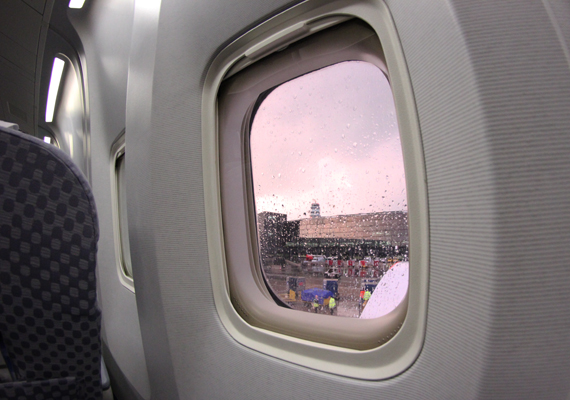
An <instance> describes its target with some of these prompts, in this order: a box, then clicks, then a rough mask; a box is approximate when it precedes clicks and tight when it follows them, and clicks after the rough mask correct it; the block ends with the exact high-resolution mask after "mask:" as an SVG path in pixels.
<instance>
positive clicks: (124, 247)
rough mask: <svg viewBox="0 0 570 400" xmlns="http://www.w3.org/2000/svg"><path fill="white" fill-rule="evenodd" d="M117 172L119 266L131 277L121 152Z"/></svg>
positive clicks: (131, 268)
mask: <svg viewBox="0 0 570 400" xmlns="http://www.w3.org/2000/svg"><path fill="white" fill-rule="evenodd" d="M115 168H116V172H117V197H118V201H119V234H120V236H121V249H120V251H121V267H122V269H123V272H124V273H125V275H126V276H127V277H129V278H131V279H132V277H133V267H132V263H131V246H130V242H129V223H128V219H127V196H126V191H125V188H126V181H125V154H124V153H123V154H121V155H120V156H119V157H118V158H117V161H116V164H115Z"/></svg>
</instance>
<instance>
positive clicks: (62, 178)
mask: <svg viewBox="0 0 570 400" xmlns="http://www.w3.org/2000/svg"><path fill="white" fill-rule="evenodd" d="M0 208H1V211H0V299H1V300H0V347H1V348H2V354H3V356H4V359H5V361H6V364H7V365H8V368H9V370H10V375H11V382H4V383H0V398H2V399H51V398H57V399H93V400H95V399H101V397H102V386H101V339H100V327H101V312H100V310H99V308H98V305H97V296H96V276H95V264H96V253H97V241H98V237H99V228H98V221H97V212H96V208H95V202H94V198H93V195H92V193H91V189H90V187H89V184H88V182H87V180H86V178H85V177H84V176H83V173H82V172H81V171H80V170H79V169H78V167H76V166H75V165H74V163H73V161H72V160H71V159H70V158H69V157H68V156H67V155H66V154H64V153H63V152H62V151H60V150H59V149H58V148H56V147H55V146H52V145H50V144H47V143H44V142H43V141H41V140H39V139H37V138H35V137H31V136H29V135H27V134H24V133H21V132H19V131H16V130H14V129H10V128H7V127H6V124H0Z"/></svg>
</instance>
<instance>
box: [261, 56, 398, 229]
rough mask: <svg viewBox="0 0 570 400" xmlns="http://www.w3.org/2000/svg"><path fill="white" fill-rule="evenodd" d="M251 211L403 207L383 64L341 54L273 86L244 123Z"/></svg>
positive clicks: (301, 213)
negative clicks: (248, 142)
mask: <svg viewBox="0 0 570 400" xmlns="http://www.w3.org/2000/svg"><path fill="white" fill-rule="evenodd" d="M251 154H252V169H253V183H254V186H255V199H256V208H257V212H262V211H272V212H280V213H284V214H287V218H288V219H289V220H294V219H299V218H307V217H308V216H309V210H310V207H311V203H312V202H313V201H316V202H318V203H319V204H320V206H321V215H323V216H329V215H345V214H359V213H369V212H377V211H395V210H407V201H406V189H405V180H404V166H403V160H402V150H401V145H400V137H399V134H398V125H397V121H396V114H395V108H394V101H393V98H392V93H391V90H390V86H389V84H388V81H387V79H386V77H385V76H384V74H383V73H382V71H380V70H379V69H378V68H377V67H376V66H374V65H372V64H369V63H366V62H356V61H351V62H344V63H340V64H336V65H333V66H330V67H327V68H323V69H321V70H318V71H315V72H312V73H309V74H307V75H304V76H302V77H299V78H297V79H294V80H292V81H290V82H287V83H285V84H283V85H281V86H279V87H278V88H277V89H275V90H274V91H273V92H272V93H271V94H270V95H269V96H268V97H267V98H266V99H265V101H264V102H263V103H262V104H261V106H260V108H259V110H258V112H257V114H256V115H255V118H254V121H253V125H252V130H251Z"/></svg>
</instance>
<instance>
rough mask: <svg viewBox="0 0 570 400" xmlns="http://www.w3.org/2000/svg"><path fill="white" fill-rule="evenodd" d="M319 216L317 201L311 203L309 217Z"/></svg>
mask: <svg viewBox="0 0 570 400" xmlns="http://www.w3.org/2000/svg"><path fill="white" fill-rule="evenodd" d="M320 216H321V206H320V205H319V203H313V204H311V218H317V217H320Z"/></svg>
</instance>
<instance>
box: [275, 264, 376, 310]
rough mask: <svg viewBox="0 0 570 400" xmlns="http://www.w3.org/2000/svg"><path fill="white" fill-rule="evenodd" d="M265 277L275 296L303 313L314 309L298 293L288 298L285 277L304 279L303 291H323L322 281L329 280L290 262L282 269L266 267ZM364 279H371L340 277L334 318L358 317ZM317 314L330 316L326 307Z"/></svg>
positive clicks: (278, 266) (277, 266)
mask: <svg viewBox="0 0 570 400" xmlns="http://www.w3.org/2000/svg"><path fill="white" fill-rule="evenodd" d="M265 276H266V278H267V280H268V282H269V285H270V286H271V288H272V289H273V291H274V293H275V294H277V295H278V296H279V297H280V298H281V299H282V300H283V301H285V302H286V303H287V304H289V305H291V307H292V308H294V309H296V310H300V311H305V312H314V309H313V307H312V305H311V303H308V302H304V301H302V300H301V298H300V297H301V292H300V291H299V292H298V297H297V298H295V299H291V298H290V297H289V293H288V291H287V277H288V276H298V277H304V278H305V288H304V289H311V288H319V289H323V281H324V280H325V279H329V278H325V277H324V274H323V273H322V272H321V273H311V272H308V271H306V270H303V269H301V268H300V267H299V266H297V265H295V264H293V263H290V262H288V263H287V264H285V266H283V267H281V266H280V265H271V266H266V267H265ZM364 279H371V278H369V277H366V278H361V277H355V276H346V274H343V275H341V277H340V278H339V279H338V293H339V298H338V300H337V302H336V308H337V310H336V311H335V313H334V315H335V316H339V317H348V318H358V317H359V316H360V311H361V310H360V288H361V285H362V280H364ZM375 279H379V278H375ZM317 312H318V313H320V314H330V311H329V308H328V307H327V306H321V307H319V309H318V310H317Z"/></svg>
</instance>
